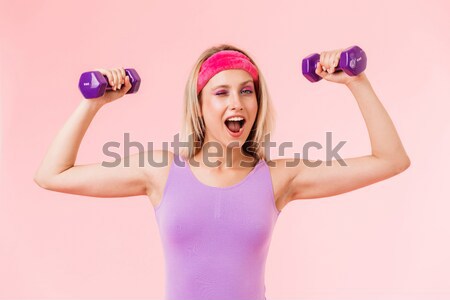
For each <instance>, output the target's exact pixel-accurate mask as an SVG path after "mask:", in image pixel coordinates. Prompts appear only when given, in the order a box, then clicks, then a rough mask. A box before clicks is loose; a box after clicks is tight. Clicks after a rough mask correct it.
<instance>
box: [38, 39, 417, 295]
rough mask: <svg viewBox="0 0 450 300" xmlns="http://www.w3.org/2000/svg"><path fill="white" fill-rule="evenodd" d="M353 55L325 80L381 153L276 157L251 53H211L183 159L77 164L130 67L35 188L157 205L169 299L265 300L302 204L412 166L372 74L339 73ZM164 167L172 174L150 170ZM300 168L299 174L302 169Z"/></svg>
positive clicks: (192, 97)
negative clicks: (293, 208)
mask: <svg viewBox="0 0 450 300" xmlns="http://www.w3.org/2000/svg"><path fill="white" fill-rule="evenodd" d="M341 51H342V49H340V50H335V51H327V52H322V53H321V56H320V63H318V64H317V69H316V73H317V74H318V75H319V76H321V77H322V78H324V79H325V80H327V81H330V82H335V83H339V84H345V85H346V86H347V87H348V88H349V89H350V91H351V92H352V94H353V95H354V97H355V99H356V101H357V103H358V105H359V108H360V110H361V113H362V114H363V117H364V120H365V122H366V125H367V129H368V132H369V136H370V141H371V145H372V153H371V154H369V155H366V156H361V157H352V158H347V159H344V160H343V161H344V162H345V164H342V161H336V160H332V161H331V162H329V163H330V164H327V163H326V162H321V163H320V164H319V165H311V164H309V163H308V162H307V161H306V160H302V159H295V160H293V159H292V158H286V159H275V160H270V159H268V153H266V151H267V150H266V149H267V148H266V147H265V146H264V142H268V140H267V136H268V134H269V133H270V132H271V130H272V127H273V124H274V120H273V108H272V104H271V101H270V98H269V93H268V90H267V87H266V83H265V81H264V78H263V75H262V73H261V70H259V68H258V67H257V65H256V63H255V62H254V60H253V59H251V58H250V56H249V55H248V53H246V52H245V51H243V50H242V49H239V48H237V47H235V46H232V45H220V46H217V47H212V48H210V49H207V50H206V51H205V52H204V53H202V54H201V56H200V57H199V59H198V60H197V62H196V63H195V65H194V68H193V69H192V72H191V73H190V75H189V78H188V81H187V84H186V89H185V102H184V128H182V138H181V142H182V143H183V144H182V145H181V149H180V151H174V152H172V151H168V150H157V151H152V152H151V153H150V152H143V153H137V154H134V155H131V156H129V157H128V159H129V162H130V165H129V166H126V165H125V164H124V162H125V161H126V160H125V159H122V160H121V165H119V166H117V167H113V168H106V167H103V166H102V165H101V164H91V165H75V160H76V156H77V151H78V148H79V145H80V143H81V140H82V138H83V136H84V134H85V132H86V130H87V128H88V126H89V124H90V123H91V121H92V119H93V118H94V116H95V115H96V113H97V112H98V111H99V109H100V108H101V107H103V106H104V105H106V104H109V103H111V102H112V101H114V100H116V99H119V98H120V97H122V96H123V95H125V93H126V92H127V91H128V90H129V89H130V88H131V85H130V81H129V78H128V77H127V76H125V71H124V70H123V69H112V70H104V69H99V71H100V72H102V74H104V75H106V76H107V77H108V80H109V82H110V84H111V85H112V86H114V87H115V88H114V89H113V90H112V91H110V92H106V94H105V95H104V96H102V97H99V98H96V99H90V100H87V99H84V100H83V101H82V102H81V103H80V105H79V107H78V108H77V110H76V111H75V112H74V113H73V115H72V116H71V117H70V118H69V120H68V121H67V122H66V124H65V125H64V127H63V128H62V129H61V131H60V132H59V133H58V135H57V137H56V138H55V140H54V141H53V143H52V145H51V147H50V149H49V150H48V153H47V155H46V157H45V158H44V160H43V162H42V164H41V166H40V168H39V169H38V171H37V172H36V175H35V181H36V183H37V184H39V185H40V186H41V187H43V188H45V189H48V190H53V191H58V192H64V193H71V194H78V195H86V196H95V197H127V196H136V195H147V196H148V197H149V199H150V201H151V203H152V205H153V207H154V211H155V215H156V220H157V222H158V226H159V230H160V235H161V240H162V243H163V249H164V253H165V262H166V264H165V265H166V269H167V270H166V280H165V281H166V288H165V291H166V292H165V299H167V300H204V299H205V300H206V299H214V300H220V299H226V300H231V299H232V300H250V299H251V300H263V299H266V296H265V282H264V269H265V262H266V257H267V253H268V249H269V244H270V240H271V235H272V231H273V228H274V226H275V223H276V221H277V218H278V216H279V214H280V212H281V211H282V210H283V209H284V207H285V206H286V205H287V204H288V203H289V202H291V201H293V200H298V199H311V198H319V197H327V196H333V195H337V194H341V193H345V192H349V191H352V190H355V189H358V188H361V187H364V186H367V185H370V184H373V183H375V182H378V181H380V180H384V179H387V178H389V177H392V176H394V175H396V174H399V173H400V172H402V171H404V170H405V169H407V168H408V167H409V164H410V162H409V158H408V156H407V154H406V152H405V150H404V148H403V146H402V143H401V141H400V139H399V137H398V135H397V132H396V130H395V127H394V125H393V123H392V121H391V119H390V118H389V116H388V114H387V112H386V111H385V109H384V108H383V106H382V104H381V103H380V101H379V99H378V98H377V96H376V95H375V93H374V91H373V90H372V87H371V85H370V83H369V80H368V79H367V77H366V75H365V74H364V73H361V74H359V75H358V76H353V77H350V76H348V75H347V74H345V73H344V72H336V73H335V67H336V65H337V60H338V58H339V57H340V53H341ZM142 156H144V161H145V162H149V161H158V162H161V161H164V162H165V164H163V166H162V167H155V166H154V165H153V164H150V163H147V164H145V165H142V164H140V163H139V162H140V159H142ZM293 161H296V162H297V163H296V164H292V162H293Z"/></svg>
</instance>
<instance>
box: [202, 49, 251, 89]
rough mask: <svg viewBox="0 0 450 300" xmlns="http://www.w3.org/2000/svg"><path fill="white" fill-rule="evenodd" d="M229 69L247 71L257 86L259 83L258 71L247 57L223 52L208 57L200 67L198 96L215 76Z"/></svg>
mask: <svg viewBox="0 0 450 300" xmlns="http://www.w3.org/2000/svg"><path fill="white" fill-rule="evenodd" d="M229 69H242V70H244V71H247V72H248V73H249V74H250V75H251V76H252V78H253V81H254V83H255V84H256V83H257V81H258V70H257V69H256V67H255V65H254V64H252V62H251V61H250V59H249V58H248V57H247V56H246V55H244V54H243V53H241V52H239V51H235V50H222V51H219V52H216V53H214V54H213V55H211V56H210V57H208V59H206V60H205V61H204V62H203V64H202V66H201V67H200V71H199V73H198V80H197V95H198V94H200V92H201V90H202V89H203V88H204V87H205V85H206V84H207V83H208V81H209V80H210V79H211V78H212V77H213V76H214V75H216V74H217V73H219V72H221V71H224V70H229Z"/></svg>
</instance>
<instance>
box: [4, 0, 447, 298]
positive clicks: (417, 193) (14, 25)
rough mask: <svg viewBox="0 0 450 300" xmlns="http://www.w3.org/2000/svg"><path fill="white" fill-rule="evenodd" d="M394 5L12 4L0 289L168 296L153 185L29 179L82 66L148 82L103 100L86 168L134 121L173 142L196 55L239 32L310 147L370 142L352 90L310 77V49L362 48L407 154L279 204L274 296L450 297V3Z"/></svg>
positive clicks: (136, 127) (281, 134)
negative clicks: (396, 170)
mask: <svg viewBox="0 0 450 300" xmlns="http://www.w3.org/2000/svg"><path fill="white" fill-rule="evenodd" d="M399 2H400V1H397V2H394V1H389V0H383V1H372V2H371V3H370V4H369V3H367V2H364V1H350V0H343V1H330V0H325V1H320V2H317V1H308V2H306V1H284V0H281V1H276V5H274V4H272V2H268V1H267V3H266V4H262V3H263V2H261V1H236V0H228V1H176V2H175V1H50V0H48V1H27V2H26V3H25V1H2V3H1V10H0V38H1V39H0V51H1V52H0V54H1V57H0V99H1V100H2V101H1V132H2V148H1V158H2V160H1V163H2V167H1V172H2V173H1V185H2V186H1V194H0V197H1V200H0V298H2V299H24V298H40V299H46V298H48V299H51V298H52V299H57V298H71V299H72V298H80V299H81V298H91V299H92V298H124V299H125V298H144V297H145V298H147V299H161V298H162V296H163V292H164V290H163V284H164V281H163V280H164V268H163V267H164V266H163V252H162V248H161V244H160V240H159V233H158V231H157V224H156V221H155V217H154V213H153V209H152V206H151V204H150V202H149V201H148V199H147V198H146V197H144V196H142V197H132V198H113V199H105V198H94V197H83V196H77V195H69V194H62V193H56V192H50V191H47V190H44V189H42V188H39V187H38V186H37V185H36V184H35V183H34V182H33V175H34V172H35V171H36V169H37V167H38V165H39V163H40V161H41V159H42V158H43V157H44V154H45V152H46V150H47V148H48V146H49V145H50V142H51V141H52V139H53V138H54V136H55V134H56V133H57V132H58V130H59V128H60V127H61V126H62V125H63V123H64V122H65V120H66V119H67V118H68V116H69V115H70V114H71V113H72V112H73V111H74V109H75V108H76V107H77V105H78V104H79V102H80V100H81V99H82V96H81V94H80V92H79V91H78V88H77V83H78V78H79V76H80V74H81V73H82V72H84V71H87V70H91V69H94V68H101V67H103V68H115V67H121V66H124V67H134V68H136V70H138V72H139V73H140V75H141V77H142V85H141V89H140V91H139V93H138V94H136V95H129V96H126V97H124V98H122V99H121V100H120V101H117V102H114V103H112V104H111V105H108V106H106V107H104V108H103V109H102V110H101V111H100V112H99V114H98V115H97V116H96V118H95V119H94V121H93V122H92V124H91V127H90V128H89V130H88V132H87V134H86V136H85V138H84V140H83V143H82V145H81V148H80V151H79V155H78V160H77V164H83V163H92V162H99V161H102V160H105V159H106V157H105V156H104V155H103V153H102V150H101V149H102V148H101V147H102V145H103V144H104V143H106V142H108V141H113V140H115V141H123V134H124V132H129V133H130V134H131V138H132V139H133V140H135V141H140V142H141V143H147V142H149V141H153V142H155V143H156V145H157V146H158V147H157V148H161V147H162V146H161V145H162V144H161V143H162V142H163V141H172V139H173V135H175V134H176V133H177V132H178V130H179V128H180V124H181V107H182V100H183V99H182V96H183V89H184V84H185V81H186V79H187V75H188V72H189V70H190V68H191V66H192V65H193V63H194V62H195V60H196V59H197V57H198V55H199V54H200V53H201V52H202V51H203V50H204V49H205V48H206V47H209V46H212V45H214V44H219V43H222V42H229V43H232V44H235V45H237V46H240V47H242V48H244V49H245V50H247V51H248V52H249V53H250V54H251V55H253V57H254V59H255V60H256V62H257V63H258V64H259V66H260V67H261V69H262V71H263V74H264V75H265V77H266V79H267V82H268V85H269V88H270V92H271V95H272V97H273V101H274V104H275V107H276V110H277V126H276V130H275V132H274V136H273V138H274V140H276V141H278V142H281V141H291V142H293V144H294V149H293V151H295V152H299V151H301V148H302V145H303V144H304V143H306V142H308V141H311V140H315V141H319V142H324V141H325V132H326V131H332V132H333V134H334V135H333V139H334V138H336V139H340V140H346V141H347V143H346V145H345V146H344V147H343V149H342V152H341V154H342V156H343V157H350V156H356V155H364V154H368V153H370V152H369V151H370V144H369V138H368V135H367V131H366V128H365V124H364V121H363V119H362V116H361V114H360V112H359V109H358V107H357V104H356V102H355V100H354V98H353V96H352V95H351V93H350V91H349V90H348V89H347V88H346V87H345V86H342V85H337V84H333V83H331V82H326V81H321V82H319V83H316V84H311V83H309V82H308V81H307V80H306V79H305V78H304V77H303V76H302V74H301V71H300V63H301V59H302V58H303V57H304V56H306V55H308V54H310V53H313V52H320V51H324V50H332V49H335V48H344V47H348V46H350V45H354V44H356V45H359V46H361V47H362V48H363V49H364V50H365V51H366V53H367V55H368V67H367V70H366V74H367V76H368V78H369V80H370V82H371V83H372V86H373V87H374V89H375V91H376V93H377V95H378V96H379V98H380V100H381V101H382V102H383V104H384V106H385V107H386V109H387V110H388V112H389V114H390V116H391V117H392V119H393V120H394V123H395V125H396V127H397V130H398V133H399V135H400V137H401V138H402V141H403V144H404V146H405V149H406V150H407V152H408V154H409V156H410V159H411V161H412V165H411V167H410V168H409V169H408V170H407V171H406V172H404V173H402V174H400V175H399V176H396V177H393V178H390V179H388V180H386V181H383V182H379V183H377V184H374V185H371V186H368V187H366V188H363V189H359V190H356V191H353V192H351V193H346V194H342V195H338V196H335V197H330V198H321V199H314V200H306V201H294V202H292V203H290V204H289V205H288V206H287V207H285V209H284V211H283V212H282V214H281V215H280V218H279V219H278V223H277V226H276V228H275V232H274V236H273V239H272V244H271V250H270V253H269V257H268V262H267V273H266V285H267V295H268V298H270V299H317V300H319V299H320V300H324V299H347V300H348V299H383V300H384V299H427V300H428V299H449V298H450V274H449V273H450V272H449V269H450V256H449V255H448V253H450V243H449V236H450V226H449V221H448V212H449V209H450V193H449V191H448V183H449V175H448V168H449V163H448V159H447V155H448V152H449V150H450V149H449V144H450V142H449V141H450V125H449V122H448V114H449V112H450V110H449V108H450V105H449V102H450V84H449V82H450V75H449V74H450V72H449V69H450V63H449V53H450V39H449V29H450V4H449V2H448V1H444V0H442V1H403V3H401V4H400V3H399ZM319 3H320V4H319ZM134 151H136V149H134ZM322 154H323V153H318V154H317V155H318V156H319V157H320V158H323V157H322V156H321V155H322Z"/></svg>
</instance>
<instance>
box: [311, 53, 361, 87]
mask: <svg viewBox="0 0 450 300" xmlns="http://www.w3.org/2000/svg"><path fill="white" fill-rule="evenodd" d="M343 50H345V49H337V50H333V51H324V52H321V53H320V62H318V63H317V68H316V74H317V75H319V76H320V77H322V78H323V79H325V80H328V81H331V82H336V83H342V84H346V85H348V84H349V83H350V82H352V81H356V80H360V79H362V77H363V76H364V72H362V73H360V74H359V75H357V76H349V75H347V74H346V73H345V72H344V71H341V72H335V71H336V67H337V66H338V65H339V59H340V57H341V53H342V51H343Z"/></svg>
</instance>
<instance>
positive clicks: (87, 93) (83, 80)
mask: <svg viewBox="0 0 450 300" xmlns="http://www.w3.org/2000/svg"><path fill="white" fill-rule="evenodd" d="M125 75H128V77H130V83H131V89H130V90H129V91H128V92H127V94H133V93H136V92H137V91H138V90H139V86H140V85H141V77H139V75H138V73H137V72H136V70H135V69H125ZM78 88H79V89H80V91H81V93H82V94H83V96H84V97H85V98H86V99H92V98H98V97H101V96H103V94H105V91H109V90H112V86H111V85H109V83H108V77H106V76H104V75H103V74H102V73H100V72H99V71H90V72H84V73H83V74H81V76H80V82H79V83H78Z"/></svg>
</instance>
